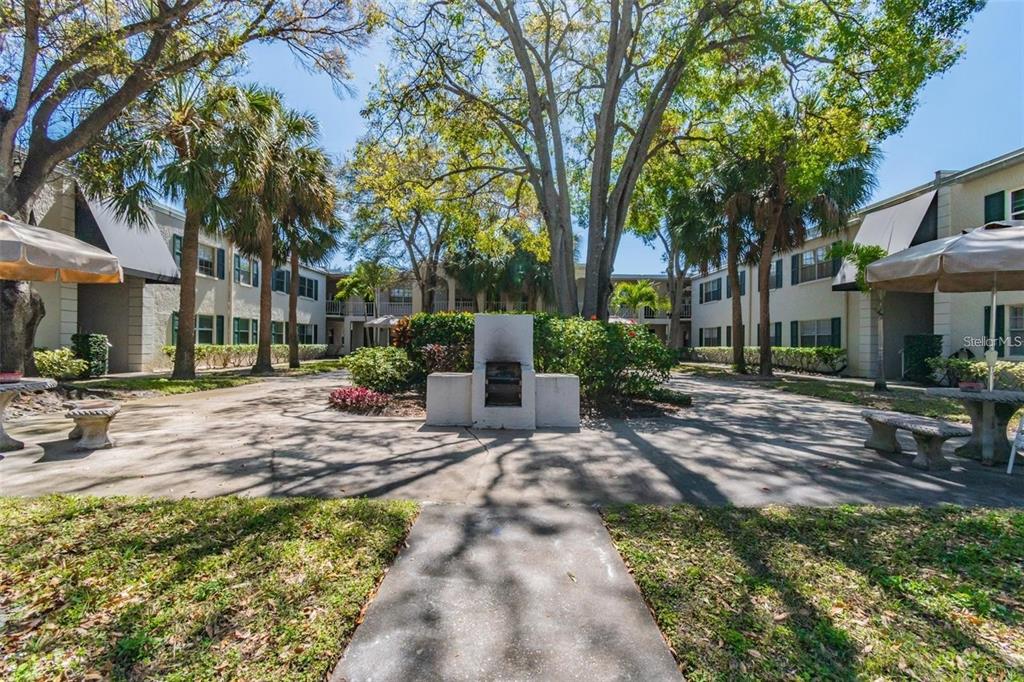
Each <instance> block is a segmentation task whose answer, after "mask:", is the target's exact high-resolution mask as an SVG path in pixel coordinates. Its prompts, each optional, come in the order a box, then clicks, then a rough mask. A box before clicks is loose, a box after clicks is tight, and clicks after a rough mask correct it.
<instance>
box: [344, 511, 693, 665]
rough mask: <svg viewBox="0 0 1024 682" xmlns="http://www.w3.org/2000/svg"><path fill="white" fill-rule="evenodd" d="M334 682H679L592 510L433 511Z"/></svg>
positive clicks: (373, 607)
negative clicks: (673, 681)
mask: <svg viewBox="0 0 1024 682" xmlns="http://www.w3.org/2000/svg"><path fill="white" fill-rule="evenodd" d="M332 679H333V680H335V681H336V682H341V681H343V680H344V681H346V682H366V681H369V680H374V681H377V680H380V681H384V682H399V681H405V680H418V681H432V680H445V681H448V680H452V681H455V680H467V681H469V680H472V681H476V680H595V681H596V680H643V681H645V682H646V681H656V680H658V681H660V680H679V679H682V678H681V676H680V674H679V672H678V670H677V668H676V665H675V661H674V660H673V658H672V654H671V653H670V652H669V649H668V647H667V646H666V645H665V642H664V640H663V639H662V637H661V633H660V632H659V631H658V628H657V626H656V625H655V623H654V620H653V618H652V617H651V614H650V612H649V611H648V610H647V607H646V606H645V605H644V603H643V601H642V599H641V597H640V593H639V592H638V590H637V588H636V585H634V583H633V580H632V578H631V577H630V576H629V573H628V572H627V571H626V567H625V565H624V564H623V563H622V559H621V558H619V555H618V552H616V550H615V548H614V547H613V546H612V543H611V540H610V539H609V537H608V533H607V532H606V531H605V529H604V527H603V526H602V524H601V520H600V518H599V517H598V515H597V513H596V512H595V511H594V510H592V509H587V508H583V507H579V506H576V507H566V506H549V505H541V506H529V507H500V508H496V507H475V506H473V507H467V506H462V505H427V506H425V507H424V509H423V512H422V514H421V515H420V518H419V519H418V520H417V521H416V525H415V526H413V530H412V534H411V535H410V537H409V547H408V548H407V549H406V550H405V551H403V552H402V554H401V555H400V556H399V557H398V560H397V561H396V562H395V565H394V566H393V567H392V568H391V571H390V572H389V573H388V576H387V579H385V580H384V582H383V584H382V585H381V588H380V592H379V593H378V594H377V596H376V597H375V598H374V600H373V602H372V603H371V604H370V608H369V609H368V611H367V614H366V620H365V622H364V623H363V624H362V625H360V626H359V628H358V629H357V630H356V632H355V636H354V637H353V639H352V642H351V643H350V644H349V646H348V649H347V651H346V652H345V656H344V658H343V659H342V660H341V662H340V663H339V664H338V667H337V669H336V670H335V672H334V677H333V678H332Z"/></svg>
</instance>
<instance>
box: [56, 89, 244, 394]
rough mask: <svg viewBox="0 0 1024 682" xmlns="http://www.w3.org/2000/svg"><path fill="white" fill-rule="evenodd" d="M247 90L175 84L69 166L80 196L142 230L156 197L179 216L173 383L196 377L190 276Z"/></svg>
mask: <svg viewBox="0 0 1024 682" xmlns="http://www.w3.org/2000/svg"><path fill="white" fill-rule="evenodd" d="M251 95H252V91H251V90H245V89H241V88H237V87H230V86H211V85H210V84H209V83H208V82H207V81H206V80H204V79H201V78H196V77H190V76H180V77H177V78H173V79H171V80H169V81H168V82H166V83H165V84H164V85H163V86H161V87H159V88H157V89H155V90H154V91H153V92H151V93H150V95H149V96H147V97H146V98H144V99H143V100H141V101H140V103H139V105H138V106H137V111H136V114H137V115H135V116H133V117H128V118H126V119H125V120H124V121H122V122H121V123H120V124H119V125H118V126H115V127H114V128H112V129H111V130H110V131H109V132H108V133H107V134H106V135H105V136H104V138H103V140H102V141H101V142H100V143H99V144H97V145H95V147H94V148H93V149H92V150H90V151H89V152H86V153H85V154H83V155H81V156H80V157H79V158H78V159H77V161H76V170H77V171H78V175H79V177H80V178H81V179H82V182H83V185H84V186H85V187H86V190H87V191H88V192H90V193H91V194H94V195H97V196H107V197H109V198H110V199H111V203H112V206H113V208H114V210H115V212H116V213H117V214H118V215H119V216H120V217H121V218H122V219H124V220H126V221H127V222H129V223H130V224H134V225H144V226H147V227H148V223H149V215H148V213H147V211H146V206H147V205H148V204H151V203H152V202H153V201H154V200H155V199H156V198H157V197H160V196H166V197H168V198H170V199H172V200H175V201H181V202H182V204H183V207H184V209H185V220H184V226H183V231H182V240H181V253H180V258H179V264H178V265H179V269H180V272H181V275H180V277H181V279H180V287H179V299H178V333H177V338H176V339H175V351H174V368H173V372H172V375H171V376H172V377H173V378H175V379H192V378H194V377H195V341H196V332H195V319H196V315H195V313H196V270H197V267H198V262H199V235H200V233H201V232H204V231H205V232H210V233H216V232H218V231H219V230H220V228H221V226H222V222H223V221H222V218H223V212H222V205H221V204H222V192H223V189H224V182H225V178H226V177H227V175H228V172H229V169H228V168H227V166H226V163H225V162H226V161H227V159H226V158H225V155H224V148H225V144H226V130H227V128H228V127H229V125H230V121H231V120H232V119H234V118H236V117H238V116H244V115H246V112H247V111H248V110H249V109H250V105H251V104H252V103H253V102H252V100H251V98H250V96H251Z"/></svg>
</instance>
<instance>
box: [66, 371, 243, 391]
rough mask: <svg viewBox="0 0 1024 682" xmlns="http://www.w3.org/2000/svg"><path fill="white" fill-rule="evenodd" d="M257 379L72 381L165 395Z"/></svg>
mask: <svg viewBox="0 0 1024 682" xmlns="http://www.w3.org/2000/svg"><path fill="white" fill-rule="evenodd" d="M254 381H258V379H256V378H255V377H248V376H239V375H235V374H230V375H208V376H198V377H196V378H195V379H168V378H166V377H128V378H125V379H100V380H99V381H86V382H73V383H71V384H69V385H70V386H73V387H75V388H87V389H95V390H98V391H157V392H159V393H163V394H165V395H176V394H179V393H195V392H197V391H211V390H213V389H215V388H233V387H235V386H245V385H246V384H251V383H253V382H254Z"/></svg>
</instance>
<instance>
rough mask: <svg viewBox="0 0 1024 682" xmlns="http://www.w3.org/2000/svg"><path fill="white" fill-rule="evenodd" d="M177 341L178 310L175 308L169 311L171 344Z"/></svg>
mask: <svg viewBox="0 0 1024 682" xmlns="http://www.w3.org/2000/svg"><path fill="white" fill-rule="evenodd" d="M177 343H178V311H177V310H175V311H174V312H173V313H171V344H170V345H172V346H173V345H176V344H177Z"/></svg>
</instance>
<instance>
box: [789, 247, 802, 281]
mask: <svg viewBox="0 0 1024 682" xmlns="http://www.w3.org/2000/svg"><path fill="white" fill-rule="evenodd" d="M789 267H790V268H792V272H790V273H789V283H790V284H794V285H795V284H800V254H799V253H794V254H793V255H792V256H791V257H790V259H789Z"/></svg>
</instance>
